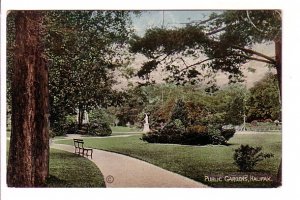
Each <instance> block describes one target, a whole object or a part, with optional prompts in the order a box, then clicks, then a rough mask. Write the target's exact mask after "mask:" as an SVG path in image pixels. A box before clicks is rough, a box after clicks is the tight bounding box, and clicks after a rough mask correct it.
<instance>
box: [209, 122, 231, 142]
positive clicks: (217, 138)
mask: <svg viewBox="0 0 300 200" xmlns="http://www.w3.org/2000/svg"><path fill="white" fill-rule="evenodd" d="M220 129H221V128H220V127H217V126H208V136H209V140H210V142H209V144H214V145H222V144H226V143H227V141H226V139H225V138H224V137H223V136H222V135H221V130H220Z"/></svg>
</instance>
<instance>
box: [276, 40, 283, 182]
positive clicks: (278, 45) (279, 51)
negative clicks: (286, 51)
mask: <svg viewBox="0 0 300 200" xmlns="http://www.w3.org/2000/svg"><path fill="white" fill-rule="evenodd" d="M281 56H282V41H281V35H280V36H279V37H278V38H276V39H275V60H276V71H277V80H278V85H279V92H280V93H279V101H280V104H281V105H282V57H281ZM276 185H277V186H281V185H282V158H281V160H280V164H279V167H278V171H277V180H276Z"/></svg>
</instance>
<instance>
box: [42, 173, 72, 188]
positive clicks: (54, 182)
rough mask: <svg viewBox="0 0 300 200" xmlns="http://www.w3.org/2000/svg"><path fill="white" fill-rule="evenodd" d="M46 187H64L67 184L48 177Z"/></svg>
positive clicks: (54, 177)
mask: <svg viewBox="0 0 300 200" xmlns="http://www.w3.org/2000/svg"><path fill="white" fill-rule="evenodd" d="M46 184H47V187H66V186H67V185H68V182H67V181H66V180H62V179H59V178H57V177H56V176H53V175H50V176H49V177H48V178H47V180H46Z"/></svg>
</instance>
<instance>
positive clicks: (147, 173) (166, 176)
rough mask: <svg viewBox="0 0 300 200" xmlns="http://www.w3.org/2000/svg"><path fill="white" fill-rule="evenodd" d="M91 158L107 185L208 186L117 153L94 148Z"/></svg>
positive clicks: (67, 148) (66, 147)
mask: <svg viewBox="0 0 300 200" xmlns="http://www.w3.org/2000/svg"><path fill="white" fill-rule="evenodd" d="M51 148H55V149H61V150H64V151H68V152H74V147H73V146H71V145H63V144H55V143H52V144H51ZM89 159H90V158H89ZM90 160H91V161H93V162H94V163H95V164H96V165H97V166H98V167H99V169H100V171H101V172H102V174H103V176H104V179H105V183H106V187H117V188H120V187H122V188H123V187H146V188H150V187H156V188H161V187H167V188H170V187H171V188H204V187H208V186H206V185H204V184H202V183H199V182H196V181H194V180H191V179H189V178H186V177H184V176H181V175H179V174H176V173H173V172H170V171H167V170H165V169H162V168H160V167H157V166H155V165H152V164H150V163H147V162H144V161H141V160H138V159H135V158H132V157H129V156H125V155H121V154H117V153H112V152H107V151H102V150H97V149H94V152H93V159H90Z"/></svg>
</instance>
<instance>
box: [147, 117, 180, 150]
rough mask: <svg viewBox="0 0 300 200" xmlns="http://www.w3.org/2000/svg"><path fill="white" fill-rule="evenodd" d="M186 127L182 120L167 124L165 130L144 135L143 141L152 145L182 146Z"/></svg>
mask: <svg viewBox="0 0 300 200" xmlns="http://www.w3.org/2000/svg"><path fill="white" fill-rule="evenodd" d="M184 131H185V127H184V125H183V124H182V122H181V120H179V119H176V120H174V121H171V122H169V123H167V124H166V125H165V126H164V128H162V129H160V130H155V131H152V132H149V133H148V134H144V135H143V136H142V140H144V141H147V142H150V143H174V144H180V142H181V138H182V134H183V133H184Z"/></svg>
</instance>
